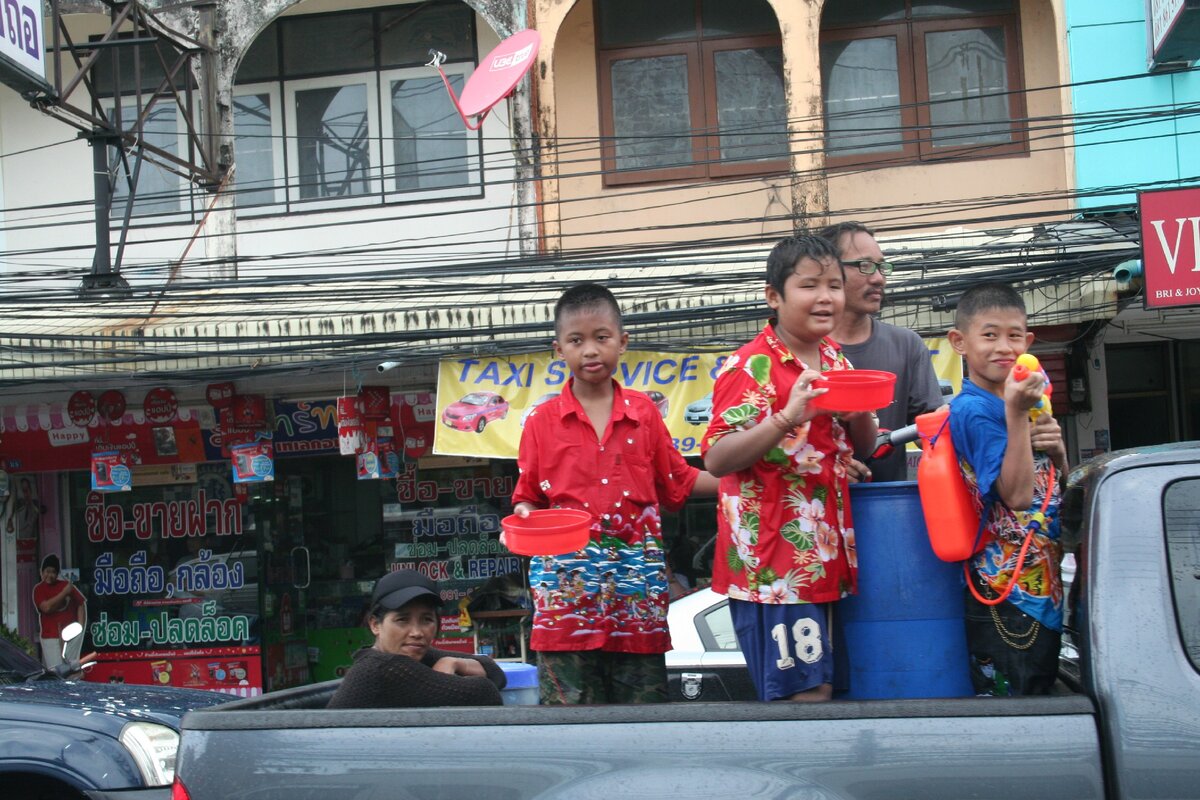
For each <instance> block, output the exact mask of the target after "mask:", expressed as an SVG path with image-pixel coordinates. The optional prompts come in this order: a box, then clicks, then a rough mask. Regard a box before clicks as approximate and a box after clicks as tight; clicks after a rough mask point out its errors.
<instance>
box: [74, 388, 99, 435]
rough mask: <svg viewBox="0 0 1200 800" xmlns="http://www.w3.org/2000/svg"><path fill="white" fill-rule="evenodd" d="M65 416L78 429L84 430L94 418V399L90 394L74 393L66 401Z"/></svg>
mask: <svg viewBox="0 0 1200 800" xmlns="http://www.w3.org/2000/svg"><path fill="white" fill-rule="evenodd" d="M67 416H68V417H70V419H71V422H73V423H75V424H76V425H77V426H79V427H80V428H86V427H87V426H88V425H90V424H91V422H92V419H94V418H95V416H96V398H95V397H93V396H92V393H91V392H76V393H75V394H73V395H71V399H70V400H68V401H67Z"/></svg>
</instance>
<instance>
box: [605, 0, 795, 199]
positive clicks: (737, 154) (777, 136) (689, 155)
mask: <svg viewBox="0 0 1200 800" xmlns="http://www.w3.org/2000/svg"><path fill="white" fill-rule="evenodd" d="M596 31H597V34H596V39H597V62H598V71H599V77H600V127H601V133H602V136H603V141H604V145H603V147H602V152H603V160H604V170H605V183H606V184H608V185H617V184H626V183H639V182H646V181H654V180H675V179H692V178H718V177H722V176H728V175H744V174H752V173H764V172H775V171H782V170H786V169H787V167H788V161H787V159H788V136H787V100H786V97H785V95H784V89H783V51H782V48H781V45H780V38H779V25H778V23H777V22H776V20H775V14H774V12H773V11H772V10H771V6H770V5H769V3H767V1H766V0H739V1H738V2H735V1H734V0H657V2H654V3H646V2H642V1H641V0H598V2H597V3H596Z"/></svg>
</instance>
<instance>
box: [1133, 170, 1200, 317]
mask: <svg viewBox="0 0 1200 800" xmlns="http://www.w3.org/2000/svg"><path fill="white" fill-rule="evenodd" d="M1138 213H1139V219H1140V220H1141V224H1142V261H1143V269H1144V270H1145V276H1146V308H1162V307H1166V306H1191V305H1200V188H1191V189H1167V190H1164V191H1160V192H1142V193H1141V194H1139V195H1138Z"/></svg>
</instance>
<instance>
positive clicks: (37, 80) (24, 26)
mask: <svg viewBox="0 0 1200 800" xmlns="http://www.w3.org/2000/svg"><path fill="white" fill-rule="evenodd" d="M42 16H43V15H42V3H41V0H3V4H0V76H2V77H3V79H4V82H5V83H10V84H12V85H13V86H14V88H19V89H25V88H31V87H33V86H37V87H39V88H49V87H48V86H47V85H46V55H45V51H46V48H45V47H44V46H43V34H42Z"/></svg>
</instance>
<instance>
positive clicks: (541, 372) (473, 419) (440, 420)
mask: <svg viewBox="0 0 1200 800" xmlns="http://www.w3.org/2000/svg"><path fill="white" fill-rule="evenodd" d="M926 345H927V346H928V347H929V350H930V357H931V358H932V359H933V363H934V369H935V371H936V372H937V374H938V377H939V378H940V379H943V380H947V381H949V382H950V384H951V386H953V388H954V391H955V392H957V391H958V390H959V388H961V386H962V361H961V359H960V358H959V357H958V356H957V355H956V354H955V353H954V351H953V350H952V349H951V348H950V345H949V342H947V341H946V340H945V339H927V340H926ZM727 355H728V354H727V353H723V352H722V353H717V352H707V353H705V352H691V353H658V352H649V351H644V350H630V351H627V352H626V353H625V355H624V356H623V358H622V360H621V363H620V365H619V367H618V370H617V375H616V378H617V380H618V381H619V382H620V383H621V385H623V386H625V387H627V388H630V389H637V390H638V391H640V392H644V393H645V394H647V395H648V396H649V397H650V399H651V400H652V401H654V404H655V405H656V406H657V407H658V410H659V412H660V413H661V414H662V416H663V421H664V422H666V425H667V429H668V430H669V431H670V432H671V438H672V440H673V441H674V443H675V447H676V448H677V449H678V450H679V452H680V453H682V454H683V455H685V456H698V455H700V440H701V437H702V436H703V435H704V432H705V430H707V428H708V422H709V419H710V418H711V416H712V388H713V380H714V379H715V378H716V374H717V371H718V370H719V369H720V367H721V364H723V363H724V361H725V358H726V357H727ZM569 376H570V370H568V369H567V365H566V362H564V361H563V360H562V359H560V358H557V357H556V356H555V355H554V353H553V352H551V351H547V352H542V353H530V354H525V355H518V356H506V357H488V356H474V357H470V358H455V359H447V360H444V361H442V362H441V363H440V364H439V368H438V390H437V419H436V422H435V433H434V440H433V451H434V452H435V453H437V454H440V455H459V456H480V457H485V458H516V457H517V450H518V448H519V446H520V442H521V430H522V428H524V426H525V419H526V418H527V417H528V415H529V412H530V411H532V410H533V409H534V408H536V407H537V406H538V405H540V404H542V403H544V402H546V401H547V400H549V399H550V398H552V397H554V396H555V395H557V394H558V393H559V392H561V391H562V388H563V386H564V385H565V384H566V382H567V378H568V377H569Z"/></svg>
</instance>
